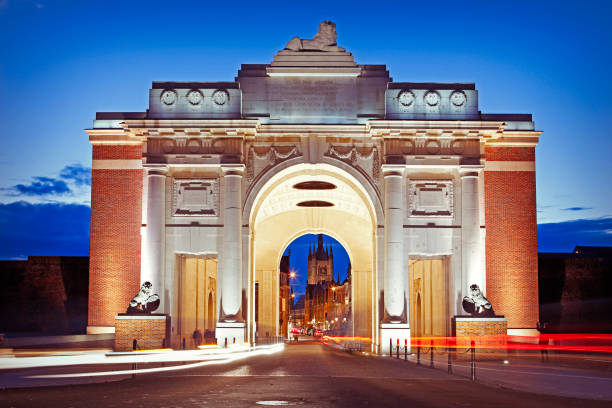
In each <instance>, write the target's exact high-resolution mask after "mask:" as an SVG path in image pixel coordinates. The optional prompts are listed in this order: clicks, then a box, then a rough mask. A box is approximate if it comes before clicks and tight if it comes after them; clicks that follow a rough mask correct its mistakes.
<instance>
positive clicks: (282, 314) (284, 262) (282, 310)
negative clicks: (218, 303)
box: [278, 249, 293, 336]
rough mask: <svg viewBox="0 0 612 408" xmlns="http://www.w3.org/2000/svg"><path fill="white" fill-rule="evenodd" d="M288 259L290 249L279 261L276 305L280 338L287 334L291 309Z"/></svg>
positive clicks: (289, 257)
mask: <svg viewBox="0 0 612 408" xmlns="http://www.w3.org/2000/svg"><path fill="white" fill-rule="evenodd" d="M290 259H291V249H290V250H289V252H288V253H287V255H283V256H282V258H281V261H280V277H279V282H280V290H279V303H278V325H279V327H280V330H281V336H287V334H288V331H287V330H288V323H289V314H290V309H291V302H292V301H293V299H292V298H291V295H292V292H291V290H290V287H291V286H290V280H291V275H290V274H291V272H290V267H289V265H290Z"/></svg>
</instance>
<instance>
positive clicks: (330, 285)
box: [304, 234, 351, 330]
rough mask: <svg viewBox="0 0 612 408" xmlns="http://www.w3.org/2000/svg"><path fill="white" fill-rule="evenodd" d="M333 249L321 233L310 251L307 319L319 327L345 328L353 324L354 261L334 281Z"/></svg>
mask: <svg viewBox="0 0 612 408" xmlns="http://www.w3.org/2000/svg"><path fill="white" fill-rule="evenodd" d="M333 257H334V254H333V250H332V248H331V247H330V248H328V249H325V248H324V246H323V235H322V234H319V237H318V243H317V246H316V248H312V249H311V250H309V251H308V284H307V285H306V294H305V300H304V321H305V323H306V325H308V326H314V327H316V328H319V329H326V330H327V329H337V330H344V329H346V328H347V327H348V326H349V325H350V320H351V319H350V310H351V302H350V293H351V271H350V264H349V269H348V271H347V277H346V279H345V280H344V281H343V282H340V277H339V275H338V279H337V280H334V277H333V276H334V275H333V273H334V263H333V259H334V258H333Z"/></svg>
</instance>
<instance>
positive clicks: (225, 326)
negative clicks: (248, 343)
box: [215, 322, 246, 347]
mask: <svg viewBox="0 0 612 408" xmlns="http://www.w3.org/2000/svg"><path fill="white" fill-rule="evenodd" d="M245 327H246V325H245V324H244V323H242V322H232V323H227V322H218V323H217V328H216V329H215V336H216V337H217V346H218V347H225V339H227V345H228V346H231V345H232V344H239V345H241V346H242V345H244V343H245V337H244V331H245Z"/></svg>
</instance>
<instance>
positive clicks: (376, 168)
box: [325, 145, 380, 182]
mask: <svg viewBox="0 0 612 408" xmlns="http://www.w3.org/2000/svg"><path fill="white" fill-rule="evenodd" d="M325 156H327V157H333V158H335V159H338V160H341V161H343V162H345V163H347V164H350V165H351V166H353V167H360V166H358V165H357V159H360V160H372V175H371V177H372V179H373V180H374V181H375V182H378V179H379V177H380V155H379V154H378V148H377V147H376V146H372V147H371V150H370V152H369V153H367V154H363V153H362V152H360V151H359V149H358V148H357V147H356V146H334V145H330V146H329V149H328V150H327V152H326V153H325ZM360 168H361V167H360Z"/></svg>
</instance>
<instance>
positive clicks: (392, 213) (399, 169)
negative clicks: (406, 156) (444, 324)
mask: <svg viewBox="0 0 612 408" xmlns="http://www.w3.org/2000/svg"><path fill="white" fill-rule="evenodd" d="M383 176H384V179H385V239H384V277H383V288H384V305H385V311H384V319H383V322H382V323H381V325H380V342H381V344H380V345H381V352H383V353H388V352H389V342H390V341H391V342H392V343H393V345H396V344H397V341H398V340H399V342H400V344H401V345H402V346H403V345H404V342H405V341H406V340H407V341H408V344H410V326H409V323H408V321H407V319H406V316H408V311H407V310H404V306H405V293H406V290H407V288H406V287H405V282H406V279H405V277H404V276H403V275H402V274H403V273H408V271H407V270H406V271H404V239H403V236H404V226H403V224H404V222H403V221H404V197H403V183H404V166H395V165H384V166H383Z"/></svg>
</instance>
